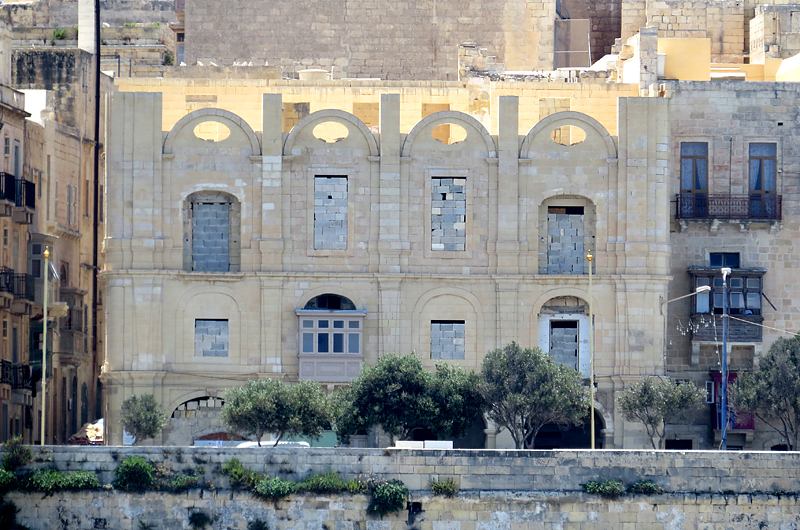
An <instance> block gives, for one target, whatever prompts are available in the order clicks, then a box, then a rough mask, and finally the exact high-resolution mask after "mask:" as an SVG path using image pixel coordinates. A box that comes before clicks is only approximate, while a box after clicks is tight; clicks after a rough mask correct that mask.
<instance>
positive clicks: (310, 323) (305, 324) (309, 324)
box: [303, 320, 314, 329]
mask: <svg viewBox="0 0 800 530" xmlns="http://www.w3.org/2000/svg"><path fill="white" fill-rule="evenodd" d="M313 327H314V321H313V320H303V328H304V329H310V328H313Z"/></svg>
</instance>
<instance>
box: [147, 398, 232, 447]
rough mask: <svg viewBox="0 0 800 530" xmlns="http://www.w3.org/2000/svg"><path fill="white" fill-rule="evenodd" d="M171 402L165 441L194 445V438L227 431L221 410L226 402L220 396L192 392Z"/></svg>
mask: <svg viewBox="0 0 800 530" xmlns="http://www.w3.org/2000/svg"><path fill="white" fill-rule="evenodd" d="M189 395H191V396H192V397H188V396H187V395H185V396H183V397H182V398H180V399H179V400H176V401H174V402H173V403H171V404H170V407H169V408H167V409H166V410H168V411H171V413H170V417H169V420H168V424H167V426H166V427H165V429H164V432H163V435H162V437H163V443H166V444H169V445H193V442H194V440H197V439H199V438H200V437H202V436H204V435H207V434H212V433H216V432H227V429H226V428H225V426H224V425H223V424H222V418H221V414H220V412H221V410H222V405H223V404H224V402H223V400H222V399H221V398H219V397H215V396H209V395H208V391H196V392H192V393H190V394H189Z"/></svg>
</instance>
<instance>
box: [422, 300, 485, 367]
mask: <svg viewBox="0 0 800 530" xmlns="http://www.w3.org/2000/svg"><path fill="white" fill-rule="evenodd" d="M481 315H483V306H482V304H481V302H480V300H479V299H478V298H477V297H476V296H475V295H474V294H472V293H471V292H469V291H466V290H464V289H459V288H456V287H438V288H435V289H431V290H430V291H428V292H426V293H425V294H423V295H422V296H420V298H419V299H418V300H417V303H416V304H415V306H414V316H413V320H412V323H413V327H414V329H412V332H411V336H412V337H413V338H412V349H413V350H414V351H417V352H420V354H421V355H422V357H423V359H422V361H423V364H425V365H426V366H429V367H431V366H433V365H434V364H436V363H437V362H441V361H448V362H454V363H456V364H460V365H463V366H465V367H473V368H477V367H478V365H479V364H480V359H481V358H482V354H483V352H482V351H480V350H479V345H481V346H482V345H483V344H484V339H483V334H484V333H483V331H484V330H483V320H482V319H481ZM414 341H416V344H415V343H414Z"/></svg>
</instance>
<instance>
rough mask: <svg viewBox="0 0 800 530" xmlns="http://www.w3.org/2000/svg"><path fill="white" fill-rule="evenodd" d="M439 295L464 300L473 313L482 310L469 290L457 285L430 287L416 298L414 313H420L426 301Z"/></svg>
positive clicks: (478, 301)
mask: <svg viewBox="0 0 800 530" xmlns="http://www.w3.org/2000/svg"><path fill="white" fill-rule="evenodd" d="M440 296H455V297H458V298H462V299H464V300H466V301H467V302H468V303H469V304H470V305H471V306H472V310H473V311H475V314H478V315H479V314H481V312H482V311H483V309H482V304H481V302H480V300H478V297H477V296H475V295H474V294H472V293H471V292H469V291H467V290H465V289H459V288H458V287H437V288H435V289H431V290H430V291H428V292H426V293H425V294H423V295H422V296H420V297H419V298H418V299H417V303H416V304H415V305H414V314H416V315H419V314H421V312H422V311H423V310H424V309H425V306H426V305H427V304H428V302H430V301H431V300H433V299H434V298H438V297H440Z"/></svg>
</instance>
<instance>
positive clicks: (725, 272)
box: [720, 267, 731, 451]
mask: <svg viewBox="0 0 800 530" xmlns="http://www.w3.org/2000/svg"><path fill="white" fill-rule="evenodd" d="M730 273H731V269H730V267H724V268H723V269H722V403H721V406H720V408H721V409H722V410H720V414H721V415H722V417H721V418H720V423H721V424H722V425H721V427H722V440H721V443H720V449H722V450H723V451H725V450H727V449H728V275H729V274H730Z"/></svg>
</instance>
